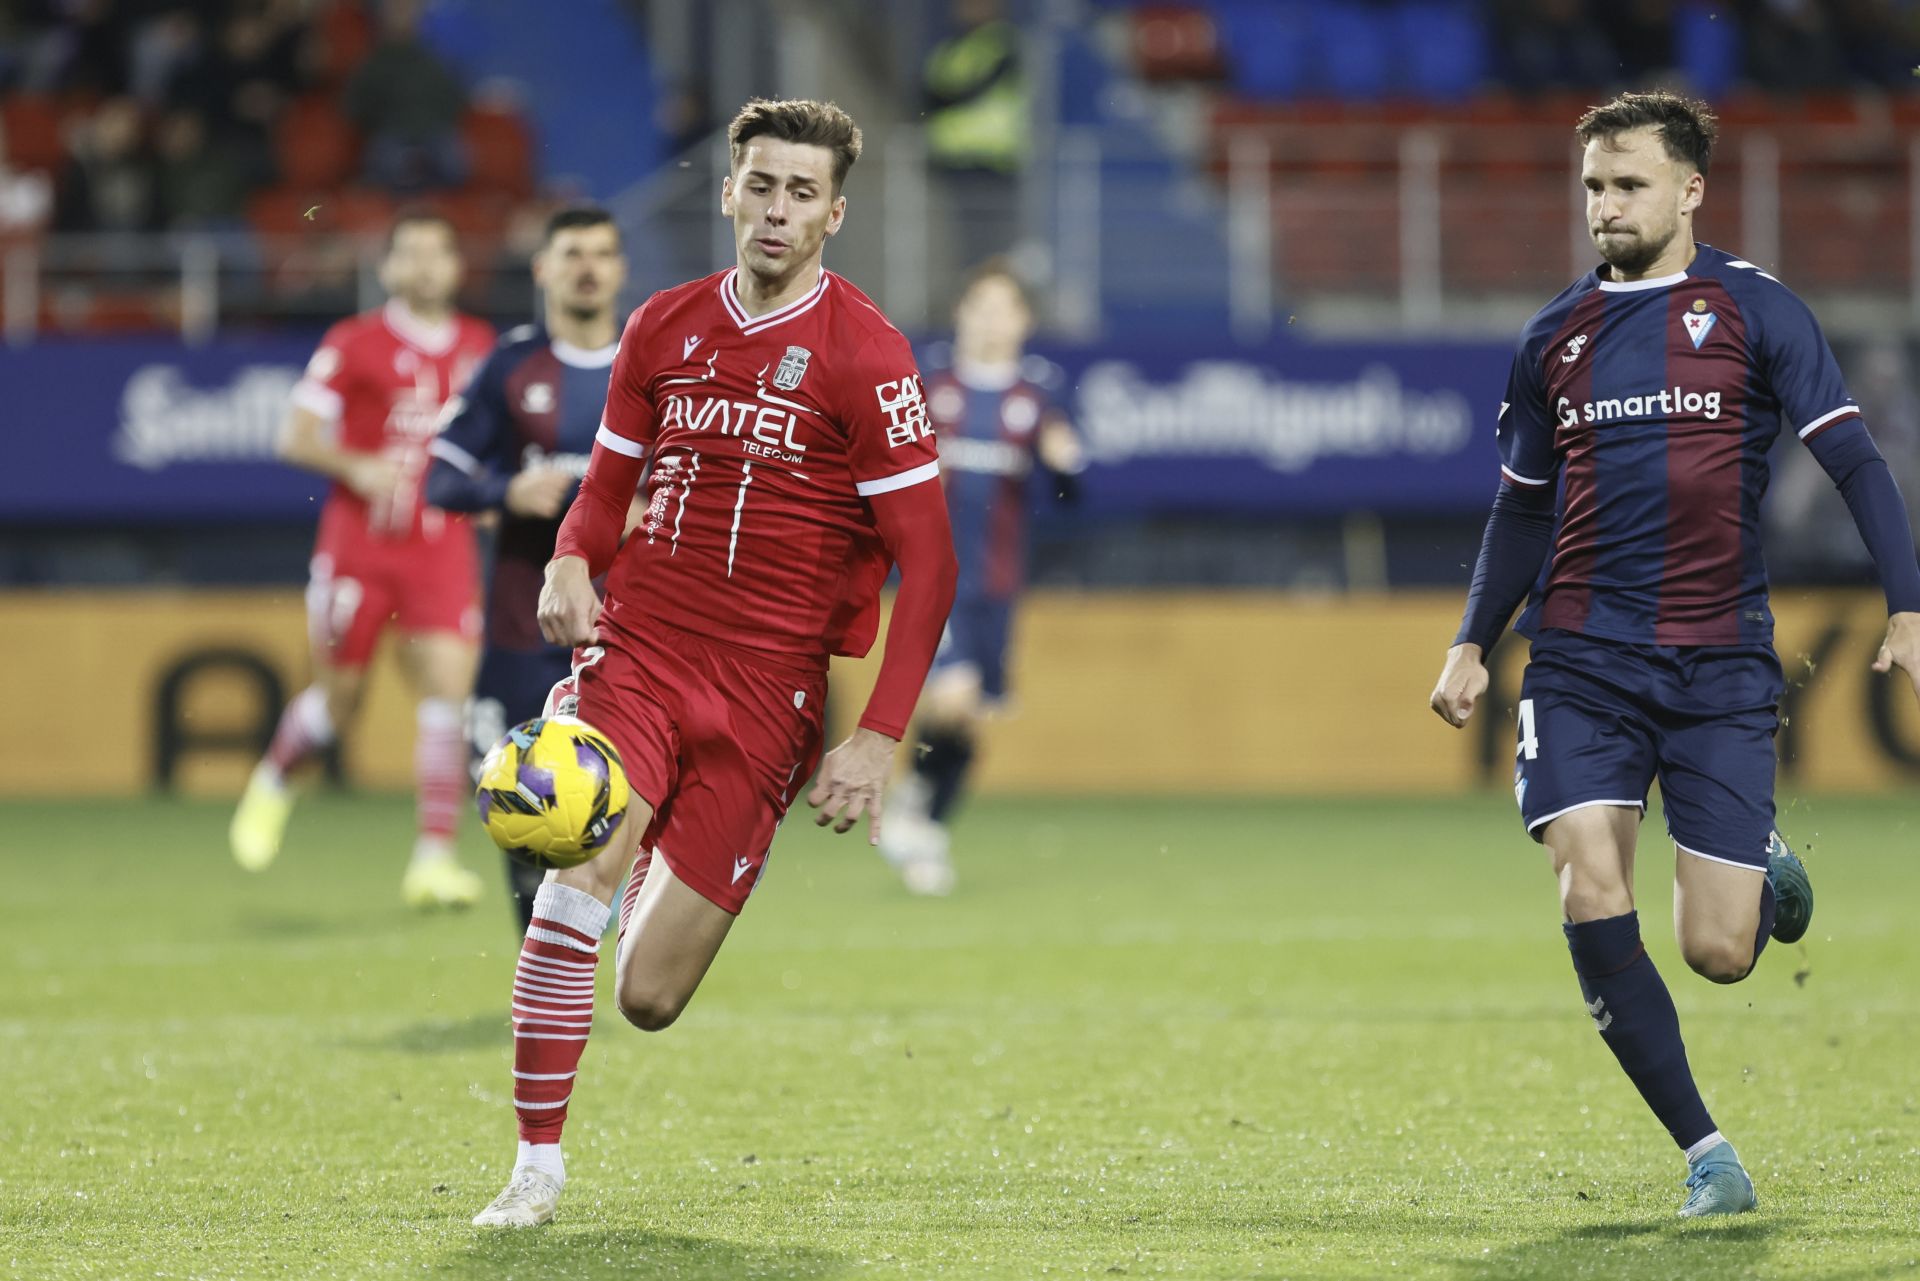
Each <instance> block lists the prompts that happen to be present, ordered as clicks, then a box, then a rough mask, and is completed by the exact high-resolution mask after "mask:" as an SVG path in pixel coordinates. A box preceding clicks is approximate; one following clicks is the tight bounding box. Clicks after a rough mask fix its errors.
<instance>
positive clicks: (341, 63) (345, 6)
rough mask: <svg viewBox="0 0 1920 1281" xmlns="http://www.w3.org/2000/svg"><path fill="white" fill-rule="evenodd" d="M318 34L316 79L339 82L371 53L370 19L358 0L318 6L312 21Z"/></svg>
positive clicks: (340, 0)
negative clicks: (317, 70) (318, 71)
mask: <svg viewBox="0 0 1920 1281" xmlns="http://www.w3.org/2000/svg"><path fill="white" fill-rule="evenodd" d="M315 25H316V26H317V27H318V29H319V34H320V68H319V70H320V78H321V79H323V80H325V81H326V82H327V83H329V84H339V83H341V82H342V81H344V80H345V79H346V78H347V77H348V76H350V75H352V74H353V69H354V68H355V67H357V66H359V65H360V64H361V63H362V62H364V61H365V60H366V57H367V55H368V54H369V53H371V52H373V20H372V19H371V18H370V17H368V15H367V11H366V8H365V7H364V6H362V5H361V4H360V3H358V0H337V2H336V3H334V4H329V5H322V6H321V8H320V17H319V21H318V22H317V23H316V24H315Z"/></svg>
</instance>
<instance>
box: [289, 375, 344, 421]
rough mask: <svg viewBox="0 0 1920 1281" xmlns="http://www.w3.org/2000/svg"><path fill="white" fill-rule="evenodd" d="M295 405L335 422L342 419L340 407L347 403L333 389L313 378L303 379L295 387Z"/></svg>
mask: <svg viewBox="0 0 1920 1281" xmlns="http://www.w3.org/2000/svg"><path fill="white" fill-rule="evenodd" d="M293 403H294V404H295V405H297V406H299V407H300V408H301V409H304V410H306V411H307V412H308V413H310V414H316V415H318V416H319V417H321V418H324V419H326V420H327V421H328V422H333V421H335V420H337V419H338V418H339V417H340V407H341V405H343V404H344V403H345V401H344V400H343V399H342V398H341V396H340V393H339V392H337V391H335V390H334V389H333V388H331V387H327V386H324V385H323V384H320V383H317V382H315V381H314V380H313V379H311V378H302V379H301V380H300V381H299V382H297V383H295V384H294V385H293Z"/></svg>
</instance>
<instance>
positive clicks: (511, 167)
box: [460, 107, 533, 196]
mask: <svg viewBox="0 0 1920 1281" xmlns="http://www.w3.org/2000/svg"><path fill="white" fill-rule="evenodd" d="M460 129H461V134H462V135H463V137H464V138H465V140H466V144H467V156H468V161H469V164H470V166H471V181H472V183H473V185H474V186H475V187H479V188H484V189H486V190H490V191H497V192H502V193H505V194H508V195H514V196H527V195H530V194H531V193H532V191H533V141H532V139H531V138H530V137H529V136H528V133H527V126H526V124H525V123H524V122H523V121H522V120H521V119H520V117H519V116H517V115H514V114H513V113H512V112H510V111H502V110H500V109H498V108H489V107H476V108H474V109H473V110H471V111H469V112H467V114H466V117H465V119H463V120H462V121H461V125H460Z"/></svg>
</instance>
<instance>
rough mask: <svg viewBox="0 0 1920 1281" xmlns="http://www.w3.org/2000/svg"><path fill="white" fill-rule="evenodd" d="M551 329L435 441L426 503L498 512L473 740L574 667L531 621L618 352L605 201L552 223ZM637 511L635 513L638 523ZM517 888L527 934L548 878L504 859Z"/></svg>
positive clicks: (502, 353) (486, 374)
mask: <svg viewBox="0 0 1920 1281" xmlns="http://www.w3.org/2000/svg"><path fill="white" fill-rule="evenodd" d="M533 278H534V281H535V283H537V284H538V285H539V286H540V289H541V292H542V294H543V296H544V300H545V317H544V323H542V324H538V325H522V326H520V327H519V328H518V329H514V330H510V331H509V332H508V333H507V334H506V336H505V337H503V338H502V339H501V340H500V343H499V345H498V346H497V347H495V348H494V350H493V352H492V354H491V355H489V356H488V357H487V360H486V363H485V364H483V365H481V366H480V369H479V371H478V372H477V373H476V374H474V377H473V381H472V383H470V384H469V385H468V387H467V389H466V391H465V392H464V393H463V394H462V395H460V396H457V397H455V398H454V399H453V400H451V401H449V402H448V403H447V407H446V409H445V411H443V414H442V423H441V428H440V433H439V435H438V436H436V437H435V438H434V441H433V445H432V455H433V462H432V466H431V468H430V470H429V471H428V472H427V484H426V496H427V501H428V502H430V503H432V504H433V505H434V506H435V507H441V508H445V509H446V510H448V511H457V512H469V513H478V512H499V513H501V515H500V524H499V529H498V532H497V535H496V537H495V538H494V543H493V566H492V572H491V574H490V576H489V577H490V581H489V583H488V589H487V606H486V619H485V627H486V650H485V653H484V654H483V655H482V656H481V660H480V674H479V676H478V678H477V679H476V680H475V682H474V689H473V699H472V701H471V702H470V703H469V705H468V709H467V731H468V736H469V738H470V739H471V740H472V744H473V747H474V748H475V750H476V751H478V752H485V751H486V750H487V749H488V748H490V747H492V746H493V744H494V743H495V742H496V741H498V739H499V738H500V736H501V735H502V734H504V733H506V731H507V728H508V727H509V726H512V725H516V724H518V723H519V722H521V721H525V720H530V719H532V718H533V717H535V716H538V715H540V711H541V708H542V707H544V706H545V705H546V701H547V694H548V691H550V690H551V689H552V688H553V687H554V685H555V684H556V683H557V682H559V681H561V680H564V679H566V676H567V673H568V672H569V671H571V670H572V666H573V651H572V650H571V649H568V648H567V647H566V646H564V645H552V644H549V643H547V641H546V640H545V638H543V637H542V636H541V635H540V622H539V620H538V618H536V617H535V612H536V608H537V606H538V604H539V600H540V587H541V585H542V583H544V582H545V581H546V577H545V576H546V566H547V562H548V561H549V560H551V559H552V558H553V540H554V538H555V536H556V535H558V534H559V532H560V518H561V517H562V516H563V515H565V514H566V510H567V505H568V504H569V503H571V502H572V501H573V496H574V494H576V493H577V492H579V489H580V478H581V476H583V475H584V474H585V473H586V470H587V460H588V458H589V457H591V455H592V453H593V436H594V433H595V432H596V431H597V430H598V429H599V427H600V411H601V409H602V408H603V407H604V406H605V405H606V403H607V376H608V374H609V373H610V372H611V370H612V368H613V355H614V350H615V349H616V348H617V347H618V346H619V338H620V319H619V317H618V316H617V315H616V314H615V307H616V305H617V304H618V302H619V299H620V289H621V286H622V285H624V284H625V283H626V279H627V256H626V252H625V250H624V249H623V248H622V247H621V244H620V228H619V227H618V226H617V225H616V224H615V223H614V221H613V215H612V214H610V213H608V212H607V211H606V210H605V209H602V208H599V207H598V206H595V205H574V206H570V207H568V208H564V209H561V210H559V211H557V212H556V213H554V214H553V216H552V217H550V218H549V219H548V220H547V226H546V235H545V237H544V239H543V241H542V244H541V247H540V250H539V252H538V253H536V254H535V255H534V258H533ZM638 517H639V512H638V510H637V509H635V510H634V511H633V512H632V514H631V520H630V522H629V523H630V524H631V523H634V522H637V520H638ZM506 864H507V887H508V889H509V890H510V891H511V893H512V895H513V901H514V907H515V909H516V910H517V911H518V913H519V916H520V929H521V931H522V932H523V933H524V932H525V930H526V928H527V926H528V925H529V924H530V923H531V922H532V919H533V899H534V896H535V895H536V894H538V893H539V891H540V881H541V878H542V877H543V876H544V875H545V873H544V872H543V871H542V870H541V869H539V868H536V867H532V866H530V865H528V864H526V863H522V862H520V861H519V860H518V859H515V858H514V857H512V856H511V855H509V856H507V859H506Z"/></svg>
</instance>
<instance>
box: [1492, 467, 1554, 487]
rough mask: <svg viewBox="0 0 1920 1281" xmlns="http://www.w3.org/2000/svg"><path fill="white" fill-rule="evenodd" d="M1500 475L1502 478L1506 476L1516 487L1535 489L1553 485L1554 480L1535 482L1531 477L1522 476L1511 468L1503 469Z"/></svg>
mask: <svg viewBox="0 0 1920 1281" xmlns="http://www.w3.org/2000/svg"><path fill="white" fill-rule="evenodd" d="M1500 474H1501V475H1502V476H1505V477H1506V478H1507V479H1508V480H1510V481H1512V482H1513V483H1514V484H1516V485H1530V486H1532V487H1533V488H1535V489H1538V488H1540V487H1541V486H1542V485H1551V484H1552V483H1553V479H1552V478H1551V477H1549V478H1547V479H1546V480H1535V479H1534V478H1533V477H1531V476H1522V475H1521V474H1520V473H1519V472H1517V471H1514V470H1513V469H1512V468H1511V467H1502V468H1501V469H1500Z"/></svg>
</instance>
